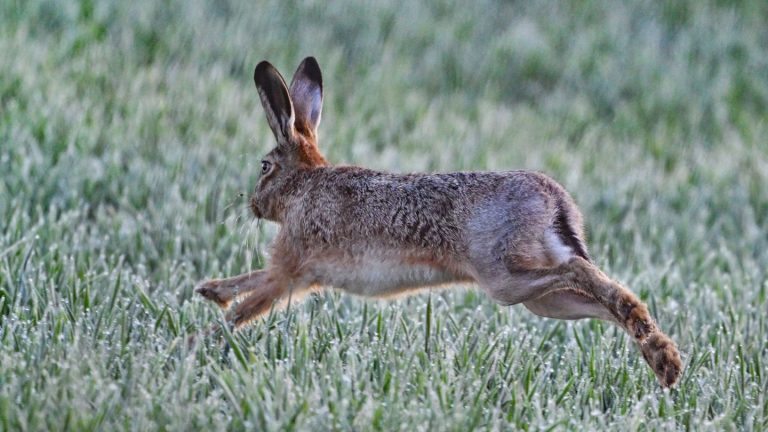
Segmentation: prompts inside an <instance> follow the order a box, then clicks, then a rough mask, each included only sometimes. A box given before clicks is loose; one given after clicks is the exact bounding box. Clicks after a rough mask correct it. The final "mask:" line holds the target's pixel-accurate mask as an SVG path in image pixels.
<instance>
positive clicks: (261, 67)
mask: <svg viewBox="0 0 768 432" xmlns="http://www.w3.org/2000/svg"><path fill="white" fill-rule="evenodd" d="M273 69H275V67H274V66H272V63H270V62H268V61H266V60H262V61H261V62H259V64H257V65H256V69H254V70H253V82H255V83H256V85H259V81H261V80H263V79H264V77H266V75H267V72H268V71H270V70H273Z"/></svg>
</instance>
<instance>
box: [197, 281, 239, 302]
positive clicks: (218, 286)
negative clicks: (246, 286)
mask: <svg viewBox="0 0 768 432" xmlns="http://www.w3.org/2000/svg"><path fill="white" fill-rule="evenodd" d="M195 292H196V293H198V294H200V295H201V296H203V297H205V298H206V299H208V300H210V301H212V302H214V303H216V304H217V305H219V307H221V308H224V309H226V308H227V307H229V304H230V303H231V302H232V299H233V298H234V293H233V292H232V289H231V288H229V287H227V286H224V285H223V284H222V283H221V281H220V280H217V279H213V280H209V281H205V282H202V283H200V284H199V285H198V286H197V288H195Z"/></svg>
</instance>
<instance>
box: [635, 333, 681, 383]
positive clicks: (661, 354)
mask: <svg viewBox="0 0 768 432" xmlns="http://www.w3.org/2000/svg"><path fill="white" fill-rule="evenodd" d="M640 349H641V350H642V352H643V357H644V358H645V361H646V362H648V365H649V366H651V368H652V369H653V372H654V373H655V374H656V378H658V379H659V382H660V383H661V385H662V386H663V387H672V386H673V385H675V383H677V381H678V379H679V378H680V374H681V372H682V370H683V363H682V361H681V360H680V353H679V352H678V350H677V346H676V345H675V343H674V342H672V339H670V338H669V337H667V335H665V334H664V333H662V332H659V331H657V332H655V333H653V334H651V335H650V336H648V339H647V340H646V341H645V343H644V344H642V345H640Z"/></svg>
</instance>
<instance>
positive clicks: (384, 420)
mask: <svg viewBox="0 0 768 432" xmlns="http://www.w3.org/2000/svg"><path fill="white" fill-rule="evenodd" d="M525 3H527V4H519V3H518V2H496V1H483V0H481V1H478V2H461V3H459V2H452V1H437V2H430V3H429V4H427V3H422V2H414V1H398V0H387V1H379V2H375V3H373V4H369V5H363V4H358V2H354V1H351V0H345V1H341V2H335V3H333V4H330V5H328V4H326V2H319V1H306V2H294V1H283V0H275V1H264V2H248V1H235V0H231V1H227V0H219V1H215V2H202V1H192V2H186V1H177V0H169V1H150V0H132V1H129V2H123V1H104V2H93V1H88V0H83V1H81V2H72V1H41V0H0V53H2V55H0V430H46V429H53V430H91V429H101V430H115V429H117V430H123V429H130V430H147V429H162V430H190V429H205V430H210V429H213V430H220V429H234V430H238V429H251V430H264V429H271V430H283V429H297V430H329V429H334V430H398V429H400V430H471V429H472V428H483V429H524V430H563V429H577V430H597V429H614V430H717V431H720V430H765V429H766V428H768V396H766V394H767V393H768V392H767V390H768V314H766V311H768V299H767V298H766V297H767V292H768V270H767V269H768V140H767V139H766V137H768V51H767V50H766V49H765V47H766V45H767V44H768V27H766V26H765V22H767V21H768V3H765V2H764V1H761V0H754V1H732V2H729V1H694V0H687V1H675V2H673V1H669V2H640V1H637V2H621V3H618V2H612V1H608V0H605V1H601V0H594V1H579V2H570V3H568V4H560V5H555V4H553V3H552V2H549V1H545V0H536V1H533V2H525ZM305 55H315V56H316V57H317V58H318V59H319V61H320V63H321V66H322V67H323V71H324V74H325V86H326V100H325V110H324V115H323V124H322V125H321V131H320V140H321V147H322V149H323V151H324V152H325V153H326V154H327V156H328V157H329V159H331V160H332V161H334V162H338V163H355V164H361V165H366V166H369V167H373V168H378V169H386V170H392V171H399V172H408V171H417V170H419V171H420V170H430V171H436V170H439V171H450V170H465V169H476V170H491V169H493V170H502V169H515V168H528V169H536V170H542V171H545V172H547V173H549V174H551V175H552V176H553V177H555V178H556V179H558V180H559V181H560V182H562V183H563V184H564V185H565V186H566V187H567V188H568V189H569V190H570V191H571V192H572V193H573V195H574V197H575V198H576V200H577V201H578V202H579V203H580V205H581V206H582V208H583V210H584V213H585V215H586V222H587V228H588V232H589V237H590V240H589V243H590V247H591V251H592V254H593V256H594V257H595V259H596V260H597V262H598V263H599V264H600V265H601V266H602V267H603V268H604V269H605V270H606V272H608V273H609V274H611V275H612V276H614V277H616V278H618V279H619V280H622V281H624V282H625V283H627V284H628V285H629V286H630V287H632V289H633V290H634V291H635V292H637V293H638V294H639V295H640V296H641V297H642V298H643V299H644V300H646V301H647V302H648V303H649V305H650V307H651V310H652V313H653V314H654V316H656V317H657V318H658V320H659V322H660V325H661V326H662V327H663V328H664V329H665V330H666V331H667V333H669V334H670V335H671V336H672V337H673V338H674V339H675V340H676V341H677V342H678V343H679V345H680V348H681V350H682V352H683V355H684V362H685V364H686V370H685V374H684V376H683V378H682V381H681V383H680V386H679V387H678V388H677V389H675V390H672V391H664V390H661V389H660V388H659V386H658V385H657V383H656V381H655V378H654V377H653V375H652V373H651V371H650V369H649V368H648V367H647V366H646V365H645V364H644V362H643V361H642V359H641V358H640V356H639V354H638V352H637V351H636V349H635V347H633V346H632V345H631V343H630V342H629V341H628V338H627V337H626V336H625V335H624V334H623V333H622V332H621V331H619V330H617V329H616V328H614V327H612V326H609V325H606V324H603V323H600V322H595V321H591V322H590V321H580V322H573V323H566V322H561V321H554V320H545V319H541V318H538V317H535V316H533V315H532V314H530V313H529V312H527V311H526V310H525V309H524V308H522V307H512V308H506V307H500V306H497V305H495V304H493V303H492V301H491V300H489V299H488V298H487V297H486V296H484V295H483V294H482V293H480V292H477V291H472V290H451V291H433V292H425V293H424V294H422V295H418V296H415V297H411V298H407V299H401V300H397V301H394V302H380V301H365V300H362V299H359V298H354V297H351V296H346V295H341V294H338V293H334V292H328V293H325V294H322V295H319V296H316V297H312V298H309V299H307V300H306V301H304V302H303V303H301V304H294V305H292V306H291V308H290V309H289V310H288V311H278V312H274V313H273V314H271V315H270V316H269V317H268V318H266V319H264V320H263V321H260V322H258V323H256V324H255V325H253V326H251V327H249V328H248V329H246V330H245V331H242V332H239V333H237V334H235V335H233V336H231V338H230V339H231V346H232V349H231V350H230V351H229V352H224V351H223V350H222V349H221V347H220V346H219V345H218V344H216V343H213V342H209V343H203V344H199V345H197V346H196V347H194V348H193V349H188V348H187V346H186V343H185V341H186V339H187V337H188V336H189V335H191V334H194V333H195V332H197V331H200V330H202V329H204V328H206V327H207V326H209V325H210V324H212V323H214V322H216V321H218V320H221V318H222V314H221V312H220V311H219V310H217V309H216V308H215V307H214V306H212V305H211V304H208V303H205V302H204V301H203V300H202V299H200V298H197V297H196V296H195V295H193V292H192V290H193V287H194V285H195V283H196V282H197V281H199V280H201V279H205V278H208V277H218V276H229V275H234V274H238V273H241V272H243V271H245V270H247V269H248V268H254V267H259V266H261V265H263V263H264V262H265V260H266V259H268V257H266V256H265V255H264V251H266V245H267V244H268V243H269V240H270V238H272V236H273V235H274V233H275V230H276V227H274V226H271V225H269V224H262V225H257V224H255V223H253V222H252V221H251V218H250V217H249V216H248V213H247V207H246V201H245V199H244V198H243V197H242V196H241V195H240V194H243V193H244V194H246V195H247V194H248V191H250V190H251V189H252V187H253V186H254V181H255V175H256V172H257V170H258V167H259V160H260V156H261V155H262V154H263V153H265V152H266V151H268V150H269V148H270V147H271V146H272V145H273V139H272V137H271V133H270V131H269V129H268V127H267V124H266V121H265V120H264V115H263V112H262V110H261V107H260V104H259V102H258V98H257V95H256V91H255V89H254V88H253V83H252V80H251V76H252V70H253V69H252V68H253V67H254V65H255V64H256V63H257V62H258V61H260V60H262V59H269V60H270V61H272V62H273V63H274V64H275V65H277V66H278V67H279V68H280V69H281V70H282V71H284V72H285V73H286V74H287V75H290V73H291V72H292V70H293V69H294V68H295V67H296V65H297V64H298V62H299V61H300V60H301V58H303V56H305Z"/></svg>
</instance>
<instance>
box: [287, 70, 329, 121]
mask: <svg viewBox="0 0 768 432" xmlns="http://www.w3.org/2000/svg"><path fill="white" fill-rule="evenodd" d="M290 94H291V100H292V101H293V107H294V109H295V110H296V129H297V130H298V131H299V132H302V133H304V134H307V132H309V133H311V134H312V136H315V135H317V126H318V125H319V124H320V114H321V112H322V110H323V75H322V74H321V73H320V65H318V64H317V60H315V58H314V57H307V58H305V59H304V60H303V61H302V62H301V64H300V65H299V67H298V68H297V69H296V73H294V74H293V79H292V80H291V90H290Z"/></svg>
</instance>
